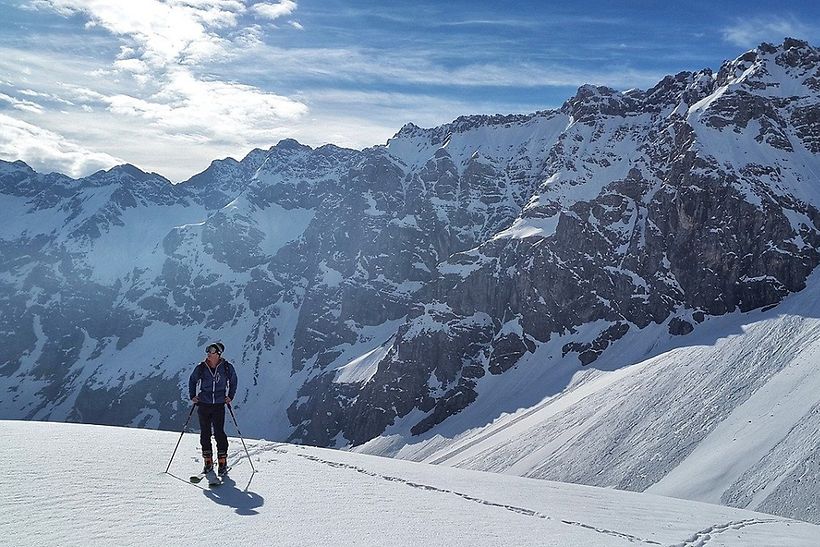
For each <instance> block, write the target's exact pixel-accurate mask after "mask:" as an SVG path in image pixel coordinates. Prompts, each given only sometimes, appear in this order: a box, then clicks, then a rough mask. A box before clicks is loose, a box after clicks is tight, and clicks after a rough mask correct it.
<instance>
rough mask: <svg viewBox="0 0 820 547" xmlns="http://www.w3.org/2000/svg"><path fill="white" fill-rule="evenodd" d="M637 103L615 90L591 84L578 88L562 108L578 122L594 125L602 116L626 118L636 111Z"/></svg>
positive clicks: (630, 97)
mask: <svg viewBox="0 0 820 547" xmlns="http://www.w3.org/2000/svg"><path fill="white" fill-rule="evenodd" d="M636 104H637V101H636V100H635V99H634V98H632V96H629V95H625V94H623V93H621V92H619V91H616V90H615V89H612V88H610V87H605V86H595V85H590V84H585V85H582V86H581V87H579V88H578V91H577V92H576V93H575V96H574V97H572V98H571V99H569V100H568V101H566V102H565V103H564V105H563V106H562V107H561V110H562V111H563V112H566V113H568V114H569V115H571V116H572V117H573V119H574V120H575V121H576V122H579V123H584V124H592V123H594V122H595V120H596V119H598V118H599V117H601V116H625V115H626V114H627V113H628V112H629V111H634V109H635V106H636Z"/></svg>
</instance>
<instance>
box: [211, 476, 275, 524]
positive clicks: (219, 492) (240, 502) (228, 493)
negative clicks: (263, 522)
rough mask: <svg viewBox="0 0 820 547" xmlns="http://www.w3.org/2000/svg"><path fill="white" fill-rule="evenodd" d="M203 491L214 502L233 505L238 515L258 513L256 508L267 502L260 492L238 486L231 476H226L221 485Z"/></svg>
mask: <svg viewBox="0 0 820 547" xmlns="http://www.w3.org/2000/svg"><path fill="white" fill-rule="evenodd" d="M203 492H204V493H205V496H206V497H207V498H208V499H210V500H211V501H213V502H214V503H218V504H220V505H226V506H228V507H233V508H234V509H235V510H236V514H237V515H258V514H259V511H257V510H256V509H257V508H259V507H262V505H264V503H265V498H263V497H262V496H260V495H259V494H256V493H255V492H249V491H247V490H240V489H239V488H237V487H236V481H234V480H233V479H231V478H230V477H225V479H224V480H223V481H222V484H221V485H219V486H217V487H214V488H206V489H205V490H204V491H203Z"/></svg>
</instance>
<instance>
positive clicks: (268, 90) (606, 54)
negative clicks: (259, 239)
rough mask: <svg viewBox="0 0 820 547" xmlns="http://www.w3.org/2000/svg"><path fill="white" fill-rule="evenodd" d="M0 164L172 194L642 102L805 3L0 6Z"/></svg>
mask: <svg viewBox="0 0 820 547" xmlns="http://www.w3.org/2000/svg"><path fill="white" fill-rule="evenodd" d="M0 15H1V16H2V19H3V23H2V25H0V159H4V160H7V161H12V160H18V159H21V160H23V161H25V162H26V163H28V164H29V165H31V166H32V167H33V168H35V169H36V170H38V171H41V172H51V171H58V172H61V173H65V174H68V175H71V176H74V177H80V176H86V175H88V174H90V173H93V172H95V171H97V170H100V169H107V168H110V167H112V166H114V165H117V164H121V163H131V164H134V165H136V166H138V167H140V168H141V169H143V170H146V171H150V172H156V173H159V174H161V175H163V176H165V177H167V178H169V179H170V180H172V181H174V182H179V181H183V180H186V179H188V178H190V177H191V176H192V175H194V174H196V173H198V172H200V171H202V170H203V169H205V168H207V166H208V165H209V164H210V162H211V161H213V160H215V159H221V158H224V157H228V156H230V157H234V158H237V159H241V158H242V157H244V156H245V154H247V153H248V152H249V151H250V150H252V149H253V148H269V147H271V146H273V145H275V144H276V143H277V142H278V141H279V140H281V139H284V138H295V139H296V140H298V141H300V142H302V143H304V144H308V145H311V146H320V145H322V144H327V143H333V144H336V145H339V146H345V147H350V148H365V147H368V146H373V145H378V144H384V143H385V142H386V140H387V139H389V138H390V137H391V136H392V135H394V134H395V133H396V132H397V131H398V130H399V129H400V128H401V126H402V125H404V124H405V123H407V122H413V123H415V124H416V125H420V126H422V127H433V126H436V125H440V124H443V123H447V122H450V121H452V120H453V119H455V118H457V117H458V116H461V115H469V114H495V113H501V114H508V113H526V112H534V111H536V110H544V109H550V108H558V107H560V106H561V104H562V103H563V102H564V101H565V100H567V99H568V98H570V97H572V95H573V94H574V93H575V90H576V89H577V88H578V87H579V86H580V85H583V84H585V83H592V84H596V85H607V86H609V87H613V88H615V89H622V90H623V89H629V88H641V89H646V88H649V87H652V86H653V85H654V84H655V83H657V82H658V81H659V80H660V79H661V78H663V76H665V75H666V74H675V73H677V72H680V71H682V70H699V69H702V68H706V67H708V68H712V69H714V70H716V69H717V68H719V66H720V64H721V63H722V62H723V61H725V60H728V59H733V58H735V57H737V56H738V55H740V54H741V53H743V52H744V51H746V50H748V49H752V48H754V47H755V46H757V45H758V44H760V43H761V42H763V41H768V42H773V43H781V42H782V41H783V38H784V37H785V36H791V37H795V38H800V39H804V40H808V41H809V42H811V43H812V44H813V45H815V46H816V45H820V3H815V2H780V3H778V4H776V5H775V4H772V3H771V2H759V1H743V2H740V1H728V2H712V1H700V0H695V1H690V2H685V3H683V2H657V1H649V0H645V1H621V2H611V1H592V2H564V1H562V2H548V1H544V2H520V1H519V2H516V1H509V2H504V3H499V2H495V1H492V2H489V1H480V0H473V1H448V2H440V1H438V0H415V1H413V2H384V1H375V0H374V1H365V0H362V1H348V2H344V1H339V0H278V1H275V0H273V1H259V2H257V1H254V0H251V1H242V0H130V1H128V2H123V1H121V0H0Z"/></svg>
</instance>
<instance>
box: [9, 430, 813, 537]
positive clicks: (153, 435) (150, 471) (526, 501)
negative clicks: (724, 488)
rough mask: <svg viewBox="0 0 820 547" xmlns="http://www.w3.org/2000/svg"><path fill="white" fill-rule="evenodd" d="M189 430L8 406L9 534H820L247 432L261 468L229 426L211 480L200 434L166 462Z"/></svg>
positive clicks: (661, 500)
mask: <svg viewBox="0 0 820 547" xmlns="http://www.w3.org/2000/svg"><path fill="white" fill-rule="evenodd" d="M178 438H179V436H178V435H177V434H175V433H172V432H164V431H146V430H135V429H122V428H114V427H100V426H90V425H75V424H54V423H51V424H46V423H26V422H7V421H0V440H2V442H0V456H2V458H3V461H4V462H7V464H8V465H9V466H10V468H9V470H8V472H6V473H3V474H2V476H0V485H2V487H3V502H2V507H3V510H2V511H0V537H2V538H3V543H4V544H7V545H16V546H27V545H31V546H36V547H40V546H41V545H84V546H86V545H131V544H137V543H138V544H140V545H158V546H163V547H164V546H166V545H189V544H191V543H196V542H198V541H205V542H211V543H212V542H216V543H219V542H220V541H222V542H225V541H227V542H230V543H236V544H240V545H379V546H381V545H386V544H389V545H396V546H402V545H430V546H437V545H452V546H458V545H497V546H503V545H511V546H512V545H516V546H520V545H544V546H550V545H556V546H558V545H560V546H566V545H595V546H602V547H603V546H625V545H636V544H638V545H675V546H695V545H706V544H708V545H723V546H748V545H766V546H768V547H776V546H783V547H785V546H789V547H799V546H805V547H809V546H814V545H816V544H817V543H816V540H817V538H818V537H820V527H818V526H816V525H813V524H808V523H805V522H799V521H794V520H790V519H786V518H783V517H773V516H771V515H766V514H763V513H753V512H751V511H745V510H740V509H731V508H727V507H721V506H718V505H708V504H703V503H695V502H690V501H682V500H676V499H672V498H665V497H661V496H654V495H651V494H636V493H633V492H618V491H614V490H605V489H599V488H592V487H588V486H580V485H574V484H562V483H555V482H548V481H539V480H533V479H522V478H518V477H507V476H502V475H498V474H494V473H480V472H476V471H465V470H451V469H445V468H441V467H436V466H431V465H419V464H416V463H410V462H404V461H400V460H395V459H387V458H376V457H373V456H363V455H360V454H350V453H346V452H341V451H336V450H327V449H321V448H309V447H304V446H295V445H288V444H283V443H274V442H268V441H255V440H250V439H248V440H247V441H248V450H249V451H250V453H251V457H252V459H253V465H254V467H255V468H256V470H257V472H256V473H253V472H252V471H251V468H250V466H249V465H248V462H247V459H246V458H245V452H244V450H243V449H242V445H241V444H240V442H239V441H238V440H236V439H232V440H231V451H230V455H229V462H230V463H232V464H233V469H232V470H231V473H230V478H228V479H226V480H225V482H224V483H223V484H222V485H221V486H219V487H216V488H211V489H209V488H208V487H207V486H206V487H203V486H202V484H203V483H200V484H199V485H196V484H191V483H190V482H188V477H189V475H192V474H195V473H196V472H197V471H198V470H199V469H200V468H201V466H202V463H201V458H199V457H198V454H197V446H198V438H197V436H196V435H192V434H189V435H187V436H186V437H185V438H184V439H183V441H182V443H181V445H180V448H179V451H178V452H177V454H176V457H175V458H174V461H173V462H172V465H171V468H170V470H169V473H168V474H165V473H164V470H165V468H166V466H167V463H168V460H169V459H170V457H171V452H172V451H173V447H174V445H175V444H176V442H177V439H178ZM42 439H48V442H47V443H43V442H42ZM77 439H82V442H77ZM69 462H70V464H69ZM203 538H204V539H203Z"/></svg>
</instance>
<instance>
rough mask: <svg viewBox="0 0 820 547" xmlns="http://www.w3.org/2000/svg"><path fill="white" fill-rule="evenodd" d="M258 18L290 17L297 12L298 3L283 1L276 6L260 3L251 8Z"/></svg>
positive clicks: (291, 0) (288, 0)
mask: <svg viewBox="0 0 820 547" xmlns="http://www.w3.org/2000/svg"><path fill="white" fill-rule="evenodd" d="M251 9H252V10H253V11H254V12H255V13H256V14H257V15H258V16H260V17H264V18H265V19H271V20H273V19H279V18H280V17H283V16H285V15H290V14H291V13H293V12H294V11H296V2H294V1H293V0H281V1H280V2H278V3H276V4H266V3H261V2H260V3H259V4H254V5H253V7H252V8H251Z"/></svg>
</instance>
